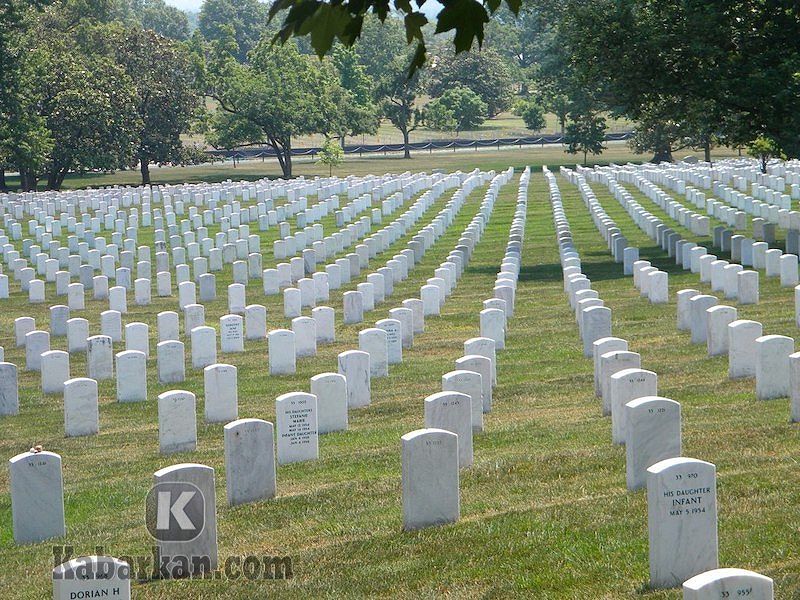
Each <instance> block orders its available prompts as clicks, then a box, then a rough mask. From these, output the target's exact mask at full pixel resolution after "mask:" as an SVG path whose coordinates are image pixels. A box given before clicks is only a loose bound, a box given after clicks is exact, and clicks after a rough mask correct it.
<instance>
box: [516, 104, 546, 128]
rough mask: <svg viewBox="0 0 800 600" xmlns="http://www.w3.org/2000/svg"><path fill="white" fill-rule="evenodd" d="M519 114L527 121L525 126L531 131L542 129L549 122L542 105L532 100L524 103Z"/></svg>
mask: <svg viewBox="0 0 800 600" xmlns="http://www.w3.org/2000/svg"><path fill="white" fill-rule="evenodd" d="M519 116H521V117H522V120H523V121H525V127H527V128H528V129H530V130H531V131H541V130H542V129H544V127H545V125H546V124H547V122H546V121H545V118H544V111H543V110H542V107H541V106H539V105H538V104H536V102H533V101H531V100H528V101H527V102H525V103H524V104H523V105H522V107H521V110H520V115H519Z"/></svg>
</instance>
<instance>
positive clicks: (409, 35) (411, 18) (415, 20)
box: [405, 12, 428, 44]
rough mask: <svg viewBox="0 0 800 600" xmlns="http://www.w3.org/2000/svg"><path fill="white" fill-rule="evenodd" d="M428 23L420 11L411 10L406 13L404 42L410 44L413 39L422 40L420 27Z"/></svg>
mask: <svg viewBox="0 0 800 600" xmlns="http://www.w3.org/2000/svg"><path fill="white" fill-rule="evenodd" d="M427 23H428V19H427V18H426V17H425V15H423V14H422V13H420V12H412V13H409V14H407V15H406V18H405V26H406V43H408V44H410V43H411V42H412V41H413V40H419V41H420V42H422V41H423V34H422V28H423V27H424V26H425V25H426V24H427Z"/></svg>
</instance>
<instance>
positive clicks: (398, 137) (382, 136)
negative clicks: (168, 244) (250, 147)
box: [183, 100, 631, 148]
mask: <svg viewBox="0 0 800 600" xmlns="http://www.w3.org/2000/svg"><path fill="white" fill-rule="evenodd" d="M207 107H208V109H209V110H211V111H213V110H214V109H215V108H216V103H215V102H214V101H213V100H208V101H207ZM606 125H607V127H608V130H609V131H611V132H615V131H625V130H629V129H630V128H631V122H630V121H628V120H627V119H614V118H612V117H611V116H609V115H606ZM560 131H561V124H560V123H559V122H558V118H557V117H556V116H555V115H554V114H552V113H545V126H544V129H542V130H541V131H538V132H533V131H531V130H530V129H528V128H527V127H525V122H524V121H523V120H522V117H518V116H517V115H515V114H513V113H511V112H503V113H500V114H499V115H497V116H496V117H494V118H492V119H487V120H486V121H484V122H483V124H482V125H479V126H478V127H477V128H476V129H472V130H468V131H461V132H459V133H458V134H456V132H455V131H436V130H433V129H429V128H427V127H424V126H421V127H419V128H418V129H415V130H414V131H412V132H411V133H410V138H409V139H410V140H411V141H412V142H425V141H428V140H441V139H452V138H454V137H457V136H458V137H463V138H466V139H481V140H486V139H492V138H499V137H517V136H530V135H537V134H539V133H541V134H552V133H560ZM183 139H184V140H185V141H187V142H191V143H197V144H205V136H204V135H202V134H197V135H187V136H183ZM324 143H325V136H324V135H321V134H314V135H306V136H301V137H298V138H296V139H295V140H294V143H293V145H294V146H295V147H296V148H307V147H313V146H321V145H322V144H324ZM347 143H348V144H402V143H403V134H401V133H400V130H399V129H397V128H396V127H394V126H393V125H392V124H391V123H390V122H389V121H386V120H383V121H381V123H380V125H379V127H378V131H376V132H375V133H374V134H370V135H359V136H351V137H348V138H347Z"/></svg>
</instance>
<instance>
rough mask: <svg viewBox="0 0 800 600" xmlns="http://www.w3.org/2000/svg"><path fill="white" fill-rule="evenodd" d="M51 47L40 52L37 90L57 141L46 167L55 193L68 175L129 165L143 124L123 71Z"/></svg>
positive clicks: (70, 50) (130, 83)
mask: <svg viewBox="0 0 800 600" xmlns="http://www.w3.org/2000/svg"><path fill="white" fill-rule="evenodd" d="M53 43H54V47H51V48H47V49H45V48H43V47H42V48H40V49H38V50H37V51H36V53H37V54H38V55H39V59H40V65H41V67H40V68H39V69H37V75H38V77H37V78H36V80H35V82H34V85H35V86H36V87H35V91H36V93H37V96H38V98H39V102H38V103H37V106H38V108H39V111H40V114H41V116H42V118H43V119H44V120H45V123H46V125H47V128H48V130H49V131H50V135H51V138H52V141H53V146H52V149H51V150H50V151H49V152H48V154H47V161H46V163H45V164H44V167H45V168H46V171H47V188H48V189H51V190H57V189H59V188H60V187H61V184H62V183H63V181H64V177H65V176H66V175H67V173H69V172H70V171H75V170H81V171H83V170H92V169H118V168H122V167H125V166H127V165H128V164H130V162H131V160H132V158H133V148H134V139H135V133H136V130H137V128H138V127H139V125H140V122H139V118H138V115H137V114H136V110H135V106H134V102H133V97H134V94H135V86H134V84H133V81H132V80H131V78H130V77H129V76H128V75H127V73H125V72H124V70H123V69H121V68H120V67H119V66H118V65H116V64H114V63H113V62H112V61H110V60H109V59H108V58H106V57H101V56H87V55H85V54H81V53H80V51H78V49H76V48H74V47H73V48H70V46H69V45H68V44H60V43H58V42H57V41H55V40H54V42H53Z"/></svg>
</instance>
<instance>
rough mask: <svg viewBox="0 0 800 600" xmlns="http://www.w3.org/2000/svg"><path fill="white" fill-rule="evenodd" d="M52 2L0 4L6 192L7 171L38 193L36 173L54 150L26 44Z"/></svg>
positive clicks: (1, 153)
mask: <svg viewBox="0 0 800 600" xmlns="http://www.w3.org/2000/svg"><path fill="white" fill-rule="evenodd" d="M47 4H49V2H47V1H46V0H42V1H33V2H31V1H24V0H7V1H5V2H0V173H2V175H3V181H0V186H1V187H2V188H5V181H4V180H5V171H6V168H9V167H13V168H16V169H17V170H18V171H19V173H20V180H21V184H22V189H23V190H25V191H27V190H35V189H36V173H37V172H38V170H39V169H40V168H41V166H42V164H43V163H44V161H45V157H46V154H47V152H48V151H49V150H50V148H51V147H52V139H51V138H50V132H49V131H48V129H47V127H46V124H45V121H44V119H42V118H41V116H39V114H38V113H37V111H36V110H35V102H36V99H35V97H34V96H33V94H32V93H31V85H30V84H31V77H32V73H31V70H30V69H29V68H28V66H29V65H30V56H29V54H28V52H26V51H25V48H24V46H25V40H26V36H27V34H28V32H29V31H30V29H31V27H32V26H33V24H34V22H35V21H34V19H35V18H36V16H37V11H40V10H41V9H43V8H44V7H45V6H46V5H47Z"/></svg>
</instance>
